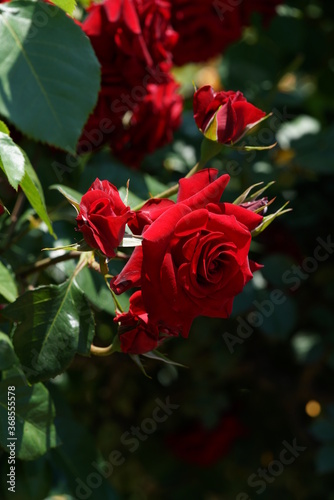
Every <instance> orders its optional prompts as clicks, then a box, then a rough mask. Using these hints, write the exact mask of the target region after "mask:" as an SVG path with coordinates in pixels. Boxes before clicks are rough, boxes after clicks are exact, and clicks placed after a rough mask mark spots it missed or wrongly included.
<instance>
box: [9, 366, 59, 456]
mask: <svg viewBox="0 0 334 500" xmlns="http://www.w3.org/2000/svg"><path fill="white" fill-rule="evenodd" d="M13 386H14V387H15V437H17V440H16V441H15V448H16V456H17V457H18V458H21V459H22V460H34V459H36V458H38V457H40V456H41V455H44V453H46V452H47V450H48V449H50V448H54V447H56V446H57V445H58V444H59V443H58V441H57V435H56V428H55V426H54V423H53V421H54V417H55V409H54V405H53V402H52V400H51V396H50V394H49V393H48V390H47V389H46V387H45V386H44V385H43V384H42V383H38V384H35V385H33V386H29V385H28V384H27V382H26V380H25V378H24V377H23V376H22V375H21V374H20V373H19V371H18V369H16V368H12V369H11V370H9V371H7V372H4V376H3V379H2V381H1V382H0V422H1V424H2V425H1V426H0V442H1V444H2V446H3V447H4V448H5V449H6V448H7V446H8V442H9V441H8V440H7V437H8V432H7V428H8V412H9V411H11V407H10V409H8V387H13ZM7 449H8V448H7Z"/></svg>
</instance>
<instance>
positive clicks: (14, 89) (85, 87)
mask: <svg viewBox="0 0 334 500" xmlns="http://www.w3.org/2000/svg"><path fill="white" fill-rule="evenodd" d="M35 19H39V20H40V21H39V26H36V23H35ZM42 20H44V22H42ZM0 39H1V40H4V41H5V42H4V43H2V44H1V47H0V61H1V74H0V88H1V89H2V98H1V100H0V113H1V114H2V115H3V116H4V117H5V118H8V120H10V121H11V122H12V123H13V124H14V125H15V126H16V127H17V128H18V129H19V130H21V131H22V132H23V133H25V134H26V135H28V136H30V137H32V138H33V139H36V140H39V141H42V142H46V143H48V144H51V145H54V146H57V147H60V148H62V149H64V150H67V151H70V152H73V151H74V150H75V148H76V144H77V141H78V139H79V137H80V134H81V131H82V128H83V126H84V124H85V122H86V120H87V118H88V115H89V113H90V112H91V111H92V109H93V107H94V105H95V103H96V100H97V95H98V90H99V84H100V74H99V63H98V61H97V59H96V56H95V54H94V51H93V48H92V46H91V44H90V42H89V40H88V38H87V36H86V35H85V34H84V32H83V31H82V29H81V28H80V27H79V26H77V25H76V24H75V23H74V21H73V20H72V19H70V18H69V17H68V16H67V15H66V14H65V12H63V11H62V10H60V9H59V8H58V7H56V6H53V5H48V4H45V3H44V2H30V1H29V2H28V1H24V0H18V1H15V0H14V1H13V2H10V3H6V4H1V9H0Z"/></svg>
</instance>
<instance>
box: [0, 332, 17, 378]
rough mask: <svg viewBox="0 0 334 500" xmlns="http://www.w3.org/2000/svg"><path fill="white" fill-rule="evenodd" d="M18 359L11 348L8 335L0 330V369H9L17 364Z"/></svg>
mask: <svg viewBox="0 0 334 500" xmlns="http://www.w3.org/2000/svg"><path fill="white" fill-rule="evenodd" d="M18 364H19V361H18V359H17V357H16V354H15V352H14V349H13V345H12V343H11V341H10V338H9V337H8V335H6V334H5V333H3V332H0V370H1V371H3V370H9V368H12V367H13V366H14V365H18Z"/></svg>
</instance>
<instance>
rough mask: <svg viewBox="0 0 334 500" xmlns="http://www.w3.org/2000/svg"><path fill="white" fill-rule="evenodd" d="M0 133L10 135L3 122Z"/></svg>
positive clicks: (0, 123) (1, 122) (0, 122)
mask: <svg viewBox="0 0 334 500" xmlns="http://www.w3.org/2000/svg"><path fill="white" fill-rule="evenodd" d="M0 132H3V133H4V134H7V135H9V128H8V127H7V125H6V124H5V123H4V122H3V121H2V120H0Z"/></svg>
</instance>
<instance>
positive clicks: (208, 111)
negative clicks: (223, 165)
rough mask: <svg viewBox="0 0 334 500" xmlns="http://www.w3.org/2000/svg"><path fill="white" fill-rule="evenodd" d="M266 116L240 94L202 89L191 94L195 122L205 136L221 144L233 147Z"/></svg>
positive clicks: (208, 86)
mask: <svg viewBox="0 0 334 500" xmlns="http://www.w3.org/2000/svg"><path fill="white" fill-rule="evenodd" d="M265 116H266V114H265V112H264V111H262V110H261V109H259V108H256V107H255V106H254V105H253V104H251V103H250V102H248V101H247V99H246V98H245V97H244V95H243V94H242V93H241V92H239V91H238V92H234V91H233V90H229V91H226V92H224V91H221V92H215V91H214V90H213V88H212V87H211V86H210V85H204V86H203V87H201V88H200V89H198V90H197V91H196V92H195V94H194V118H195V121H196V124H197V126H198V128H199V129H200V130H201V131H202V132H203V134H204V136H205V137H207V138H208V139H210V140H212V141H216V142H219V143H221V144H233V143H235V142H237V141H239V140H240V139H241V138H242V137H243V136H244V135H245V133H246V132H247V131H248V130H250V129H251V128H252V127H254V126H255V125H257V124H258V123H259V122H260V121H261V120H262V119H263V118H264V117H265Z"/></svg>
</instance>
